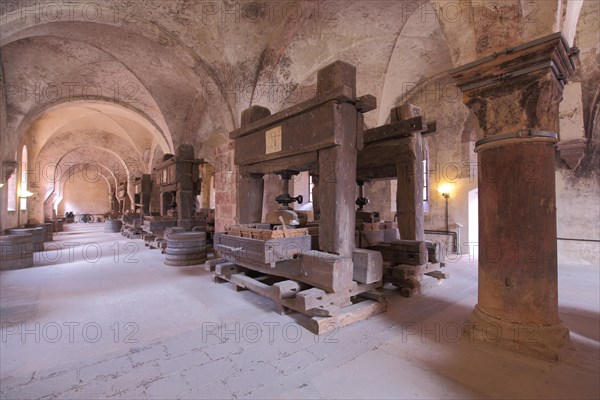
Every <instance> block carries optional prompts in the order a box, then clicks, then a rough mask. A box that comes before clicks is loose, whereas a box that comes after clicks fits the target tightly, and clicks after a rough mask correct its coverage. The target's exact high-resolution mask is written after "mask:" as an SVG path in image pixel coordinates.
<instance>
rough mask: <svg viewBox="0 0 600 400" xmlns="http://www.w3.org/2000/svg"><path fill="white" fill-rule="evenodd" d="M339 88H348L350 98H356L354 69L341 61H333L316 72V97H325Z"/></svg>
mask: <svg viewBox="0 0 600 400" xmlns="http://www.w3.org/2000/svg"><path fill="white" fill-rule="evenodd" d="M341 86H348V87H350V88H351V89H352V94H351V96H352V98H353V99H354V98H356V67H354V66H353V65H351V64H348V63H346V62H343V61H335V62H333V63H331V64H329V65H327V66H325V67H323V68H321V69H320V70H319V71H318V72H317V97H326V96H327V95H328V94H329V93H331V92H332V91H333V90H334V89H336V88H339V87H341Z"/></svg>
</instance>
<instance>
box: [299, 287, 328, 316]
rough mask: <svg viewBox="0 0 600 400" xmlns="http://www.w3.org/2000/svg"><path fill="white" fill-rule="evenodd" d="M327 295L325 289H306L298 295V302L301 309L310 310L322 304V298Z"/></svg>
mask: <svg viewBox="0 0 600 400" xmlns="http://www.w3.org/2000/svg"><path fill="white" fill-rule="evenodd" d="M325 296H326V293H325V291H324V290H321V289H317V288H310V289H306V290H303V291H301V292H300V293H298V294H297V295H296V299H297V303H296V304H297V306H298V307H299V308H300V309H301V310H304V311H308V310H310V309H313V308H317V307H319V306H320V305H322V300H323V298H324V297H325Z"/></svg>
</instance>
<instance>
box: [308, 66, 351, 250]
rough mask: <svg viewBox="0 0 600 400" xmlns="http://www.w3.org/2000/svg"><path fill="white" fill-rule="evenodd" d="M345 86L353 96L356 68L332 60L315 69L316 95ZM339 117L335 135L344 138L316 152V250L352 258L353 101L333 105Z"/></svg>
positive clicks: (323, 94)
mask: <svg viewBox="0 0 600 400" xmlns="http://www.w3.org/2000/svg"><path fill="white" fill-rule="evenodd" d="M341 86H347V87H349V88H351V89H352V96H353V97H356V68H354V67H353V66H352V65H350V64H347V63H344V62H335V63H333V64H330V65H328V66H327V67H325V68H323V69H321V70H319V72H318V75H317V96H326V95H327V94H328V93H329V92H330V91H331V90H333V89H335V88H339V87H341ZM335 107H338V113H339V115H340V118H339V119H338V120H337V121H336V122H335V127H334V129H336V131H337V132H336V136H337V137H342V138H344V140H343V142H342V144H341V145H339V146H335V147H331V148H328V149H324V150H320V151H319V207H320V211H321V216H320V221H321V223H320V227H319V249H320V250H322V251H327V252H331V253H336V254H339V255H340V256H342V257H348V258H352V252H353V251H354V248H355V242H354V231H355V229H356V228H355V220H356V214H355V212H354V194H355V190H356V156H357V154H356V123H357V121H358V118H357V116H356V114H357V110H356V108H355V106H354V105H353V104H349V103H342V104H337V105H336V106H335Z"/></svg>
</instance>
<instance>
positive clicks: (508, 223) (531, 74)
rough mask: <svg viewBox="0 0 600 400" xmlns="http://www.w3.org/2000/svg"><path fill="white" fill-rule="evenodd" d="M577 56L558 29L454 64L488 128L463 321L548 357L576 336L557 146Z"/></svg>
mask: <svg viewBox="0 0 600 400" xmlns="http://www.w3.org/2000/svg"><path fill="white" fill-rule="evenodd" d="M571 56H572V50H571V49H569V47H568V46H567V44H566V42H565V40H564V39H563V38H562V36H561V35H560V33H559V34H553V35H550V36H548V37H545V38H542V39H538V40H536V41H533V42H530V43H527V44H524V45H521V46H519V47H516V48H514V49H507V50H506V51H505V52H503V53H501V54H495V55H493V56H489V57H486V58H483V59H481V60H478V61H475V62H473V63H471V64H468V65H465V66H463V67H459V68H457V69H455V70H453V71H451V75H452V76H453V78H454V79H455V80H456V81H457V83H458V86H459V87H460V88H461V90H462V91H463V93H464V102H465V104H466V105H467V106H468V107H469V108H470V109H471V111H473V113H474V114H475V116H476V117H477V119H478V121H479V124H480V128H481V132H480V135H479V140H478V141H477V143H476V148H475V151H476V152H477V155H478V168H479V174H478V180H479V182H478V184H479V282H478V283H479V285H478V304H477V305H476V307H475V310H474V311H473V313H472V314H471V317H470V321H469V325H468V328H467V329H466V331H467V333H469V334H470V335H473V336H474V337H475V338H477V339H480V340H484V341H489V342H494V343H497V344H499V345H501V346H503V347H507V348H510V349H513V350H516V351H518V352H520V353H524V354H529V355H534V356H536V357H541V358H545V359H549V360H558V359H559V357H560V354H561V352H562V350H563V349H564V348H565V344H567V343H568V341H569V331H568V329H567V328H566V327H565V326H564V325H563V323H562V321H561V320H560V318H559V315H558V279H557V254H556V253H557V251H556V201H555V200H556V194H555V182H554V153H555V143H556V142H557V133H556V132H557V130H558V105H559V103H560V101H561V98H562V90H563V86H564V84H565V82H566V79H567V77H568V76H569V75H571V74H572V73H573V72H574V63H573V61H572V60H571Z"/></svg>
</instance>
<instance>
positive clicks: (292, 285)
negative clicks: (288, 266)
mask: <svg viewBox="0 0 600 400" xmlns="http://www.w3.org/2000/svg"><path fill="white" fill-rule="evenodd" d="M273 287H274V289H275V294H276V296H277V298H279V299H289V298H293V297H296V295H297V294H298V293H299V292H300V291H301V289H302V287H301V286H300V284H299V283H298V282H295V281H289V280H288V281H283V282H277V283H274V284H273Z"/></svg>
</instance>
